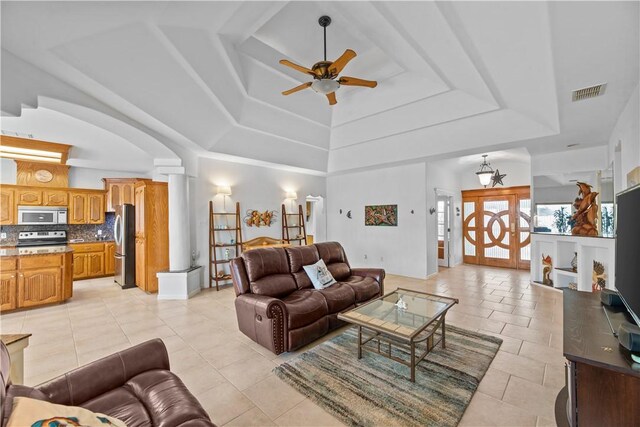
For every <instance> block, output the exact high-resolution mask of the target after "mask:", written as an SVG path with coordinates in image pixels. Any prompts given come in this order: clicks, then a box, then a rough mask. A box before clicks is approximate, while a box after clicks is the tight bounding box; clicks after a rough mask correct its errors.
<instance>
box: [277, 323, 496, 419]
mask: <svg viewBox="0 0 640 427" xmlns="http://www.w3.org/2000/svg"><path fill="white" fill-rule="evenodd" d="M446 328H447V348H446V349H443V348H442V346H441V345H440V344H438V346H437V347H436V348H434V349H433V350H432V351H431V353H429V354H428V355H427V357H426V358H425V359H424V360H423V361H422V362H420V364H419V365H418V366H417V367H416V382H415V383H412V382H411V381H409V373H410V370H409V367H408V366H405V365H402V364H400V363H398V362H394V361H393V360H389V359H387V358H385V357H383V356H380V355H377V354H375V353H371V352H367V351H363V354H362V359H360V360H358V355H357V342H358V341H357V340H358V336H357V330H356V329H355V328H349V329H348V330H347V331H346V332H345V333H343V334H341V335H339V336H337V337H335V338H333V339H331V340H329V341H326V342H324V343H322V344H319V345H318V346H316V347H314V348H313V349H311V350H309V351H306V352H304V353H302V354H301V355H300V356H298V357H296V358H295V359H293V360H291V361H289V362H287V363H283V364H282V365H280V366H278V367H277V368H275V369H274V373H275V374H276V376H278V377H279V378H280V379H282V380H283V381H285V382H286V383H288V384H289V385H291V386H292V387H293V388H295V389H296V390H298V391H299V392H300V393H302V394H304V395H306V396H307V397H309V398H310V399H311V400H313V401H314V402H316V403H317V404H318V405H320V406H321V407H322V408H324V409H325V410H326V411H327V412H329V413H331V414H333V415H334V416H335V417H336V418H338V419H339V420H340V421H342V422H343V423H345V424H346V425H349V426H455V425H457V424H458V422H459V421H460V419H461V418H462V414H464V411H465V409H466V408H467V405H469V402H470V401H471V397H472V396H473V393H474V392H475V391H476V388H477V387H478V384H479V383H480V380H481V379H482V377H483V376H484V374H485V372H487V369H488V368H489V365H490V364H491V361H492V360H493V358H494V357H495V355H496V353H497V352H498V349H499V348H500V344H502V340H501V339H499V338H495V337H492V336H488V335H483V334H479V333H476V332H472V331H468V330H465V329H461V328H456V327H454V326H449V325H447V327H446ZM395 355H396V356H401V357H403V359H405V360H409V359H408V354H407V353H404V352H402V351H396V353H395Z"/></svg>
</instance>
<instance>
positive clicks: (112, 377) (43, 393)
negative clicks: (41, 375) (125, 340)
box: [0, 339, 214, 427]
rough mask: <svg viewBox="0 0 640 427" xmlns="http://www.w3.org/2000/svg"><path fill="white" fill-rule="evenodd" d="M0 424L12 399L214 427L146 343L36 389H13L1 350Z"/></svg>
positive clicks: (159, 350)
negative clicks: (34, 400)
mask: <svg viewBox="0 0 640 427" xmlns="http://www.w3.org/2000/svg"><path fill="white" fill-rule="evenodd" d="M0 356H1V366H0V373H1V379H2V389H1V390H0V393H1V394H2V396H1V397H2V405H1V407H0V411H1V413H0V421H1V425H2V426H4V425H6V423H7V421H8V420H9V415H11V409H12V406H13V398H14V397H20V396H22V397H30V398H32V399H40V400H45V401H48V402H51V403H57V404H60V405H71V406H81V407H83V408H86V409H89V410H90V411H94V412H100V413H103V414H106V415H109V416H112V417H115V418H118V419H119V420H122V421H123V422H124V423H125V424H126V425H127V426H128V427H137V426H164V427H173V426H184V427H186V426H190V427H205V426H209V427H210V426H214V424H213V423H212V422H211V420H210V419H209V416H208V415H207V413H206V412H205V410H204V409H203V408H202V406H200V403H198V401H197V400H196V398H195V397H194V396H193V395H192V394H191V393H190V392H189V390H187V388H186V387H185V385H184V384H183V383H182V381H180V378H178V377H177V376H176V375H175V374H173V373H172V372H170V371H169V356H168V354H167V349H166V348H165V346H164V343H163V342H162V341H161V340H159V339H154V340H151V341H147V342H144V343H142V344H139V345H136V346H134V347H131V348H128V349H126V350H124V351H120V352H118V353H115V354H112V355H110V356H107V357H105V358H103V359H100V360H97V361H95V362H92V363H89V364H88V365H85V366H82V367H80V368H77V369H74V370H73V371H70V372H67V373H66V374H64V375H61V376H59V377H57V378H55V379H53V380H51V381H49V382H46V383H44V384H41V385H39V386H36V387H27V386H21V385H12V384H11V381H10V378H9V372H10V362H9V352H8V351H7V348H6V347H5V345H4V344H2V347H1V348H0Z"/></svg>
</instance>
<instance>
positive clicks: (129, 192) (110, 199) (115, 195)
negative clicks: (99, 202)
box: [102, 178, 141, 212]
mask: <svg viewBox="0 0 640 427" xmlns="http://www.w3.org/2000/svg"><path fill="white" fill-rule="evenodd" d="M102 180H103V181H104V187H105V190H106V191H107V206H106V208H107V212H115V210H116V206H118V205H122V204H124V203H130V204H133V205H135V200H134V191H135V188H134V187H135V183H136V182H137V181H140V180H141V179H138V178H103V179H102Z"/></svg>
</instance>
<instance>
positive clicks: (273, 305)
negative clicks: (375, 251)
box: [231, 242, 385, 354]
mask: <svg viewBox="0 0 640 427" xmlns="http://www.w3.org/2000/svg"><path fill="white" fill-rule="evenodd" d="M321 258H322V260H323V261H324V262H325V264H326V265H327V268H328V269H329V271H330V272H331V274H332V275H333V277H334V278H335V279H336V280H337V281H338V283H336V284H335V285H332V286H330V287H329V288H326V289H321V290H316V289H314V287H313V285H312V284H311V280H310V279H309V277H308V276H307V274H306V273H305V271H304V269H303V266H305V265H311V264H315V263H316V262H318V261H319V260H320V259H321ZM231 275H232V278H233V286H234V290H235V292H236V300H235V305H236V315H237V317H238V327H239V328H240V330H241V331H242V332H243V333H244V334H245V335H247V336H248V337H249V338H251V339H252V340H254V341H255V342H257V343H258V344H260V345H262V346H263V347H266V348H268V349H269V350H271V351H272V352H274V353H275V354H280V353H283V352H285V351H293V350H295V349H297V348H300V347H302V346H303V345H305V344H308V343H310V342H312V341H315V340H316V339H318V338H320V337H321V336H323V335H325V334H326V333H327V332H329V331H331V330H333V329H336V328H337V327H339V326H341V325H342V324H343V322H342V321H340V320H338V313H340V312H343V311H346V310H350V309H351V308H353V307H355V306H356V305H359V304H363V303H365V302H368V301H370V300H371V299H373V298H377V297H379V296H381V295H382V294H383V292H384V276H385V273H384V270H382V269H378V268H353V269H352V268H351V267H350V266H349V262H348V260H347V256H346V254H345V253H344V249H343V248H342V245H340V243H337V242H326V243H316V244H314V245H309V246H296V247H291V248H285V249H282V248H264V249H254V250H251V251H248V252H245V253H243V254H242V255H241V256H240V257H238V258H235V259H233V260H231Z"/></svg>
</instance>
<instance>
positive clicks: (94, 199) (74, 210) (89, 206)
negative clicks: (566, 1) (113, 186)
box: [68, 190, 105, 224]
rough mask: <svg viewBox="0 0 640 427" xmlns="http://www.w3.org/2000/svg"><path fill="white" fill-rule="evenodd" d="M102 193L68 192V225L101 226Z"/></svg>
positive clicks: (89, 191)
mask: <svg viewBox="0 0 640 427" xmlns="http://www.w3.org/2000/svg"><path fill="white" fill-rule="evenodd" d="M104 212H105V202H104V191H101V190H93V191H92V190H83V191H69V212H68V218H69V224H103V223H104Z"/></svg>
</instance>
